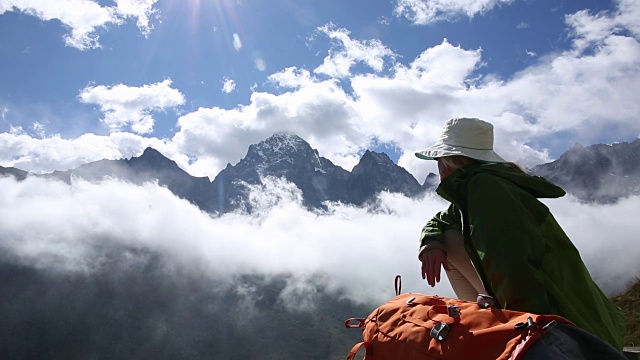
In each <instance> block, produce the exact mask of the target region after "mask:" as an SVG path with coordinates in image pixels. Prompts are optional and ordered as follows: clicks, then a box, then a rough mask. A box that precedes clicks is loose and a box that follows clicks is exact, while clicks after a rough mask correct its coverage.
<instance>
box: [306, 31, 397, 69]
mask: <svg viewBox="0 0 640 360" xmlns="http://www.w3.org/2000/svg"><path fill="white" fill-rule="evenodd" d="M318 31H320V32H322V33H324V34H326V35H327V36H328V37H329V38H330V39H331V40H333V41H335V44H334V46H333V47H332V48H331V49H330V50H329V55H328V56H327V57H326V58H324V62H323V63H322V65H320V66H318V67H317V68H316V69H315V70H314V72H315V73H317V74H325V75H328V76H330V77H336V78H343V77H347V76H349V75H350V74H351V67H353V66H354V65H355V64H356V63H359V62H362V63H364V64H366V65H367V66H368V67H369V68H371V69H372V70H374V71H375V72H380V71H382V70H383V68H384V59H385V58H391V59H393V58H394V57H395V55H396V54H395V53H394V52H393V51H391V50H390V49H389V48H387V47H386V46H384V45H383V44H382V42H380V41H379V40H375V39H372V40H365V41H359V40H356V39H352V38H351V37H349V31H348V30H346V29H336V27H335V26H334V25H333V24H328V25H325V26H322V27H319V28H318Z"/></svg>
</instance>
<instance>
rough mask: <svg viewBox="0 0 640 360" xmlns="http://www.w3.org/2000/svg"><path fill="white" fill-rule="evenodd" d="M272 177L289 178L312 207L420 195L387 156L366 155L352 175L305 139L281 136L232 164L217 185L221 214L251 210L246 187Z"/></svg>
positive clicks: (251, 149)
mask: <svg viewBox="0 0 640 360" xmlns="http://www.w3.org/2000/svg"><path fill="white" fill-rule="evenodd" d="M267 176H272V177H277V178H285V179H286V180H287V181H289V182H292V183H294V184H295V185H296V186H297V187H298V188H299V189H300V190H301V191H302V194H303V201H304V204H305V205H306V206H307V207H310V208H320V207H322V206H323V203H324V202H326V201H334V202H342V203H346V204H355V205H362V204H363V203H365V202H366V201H369V200H371V199H373V198H374V197H375V195H376V194H378V193H379V192H381V191H390V192H399V193H402V194H404V195H406V196H416V195H418V194H419V193H421V187H420V185H419V184H418V182H417V181H416V179H415V178H414V177H413V176H412V175H411V174H409V173H408V172H407V171H406V170H405V169H403V168H402V167H400V166H398V165H396V164H395V163H393V161H391V159H389V157H388V156H387V155H386V154H382V153H375V152H370V151H367V152H366V153H365V154H364V155H363V157H362V158H361V159H360V163H359V164H358V165H356V166H355V167H354V169H353V171H352V172H349V171H347V170H345V169H343V168H341V167H340V166H337V165H335V164H333V163H332V162H331V161H330V160H328V159H326V158H324V157H322V156H320V155H319V153H318V151H317V150H315V149H312V148H311V146H310V145H309V144H308V143H307V142H306V141H304V140H303V139H302V138H300V137H299V136H297V135H295V134H291V133H276V134H274V135H273V136H271V137H270V138H268V139H266V140H264V141H261V142H260V143H258V144H255V145H251V146H249V150H248V151H247V155H246V156H245V157H244V158H243V159H242V160H240V162H239V163H238V164H236V165H235V166H232V165H231V164H228V165H227V167H226V168H225V169H224V170H222V171H221V172H220V173H219V174H218V176H216V178H215V179H214V181H213V185H214V188H215V193H216V194H217V195H218V196H217V199H216V200H217V204H218V209H217V210H218V211H219V212H226V211H229V210H232V209H236V208H238V207H239V206H246V205H247V201H246V199H245V198H244V197H245V196H246V194H245V185H244V184H249V185H260V184H261V183H262V179H264V178H265V177H267Z"/></svg>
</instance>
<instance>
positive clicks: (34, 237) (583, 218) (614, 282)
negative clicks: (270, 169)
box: [0, 178, 640, 302]
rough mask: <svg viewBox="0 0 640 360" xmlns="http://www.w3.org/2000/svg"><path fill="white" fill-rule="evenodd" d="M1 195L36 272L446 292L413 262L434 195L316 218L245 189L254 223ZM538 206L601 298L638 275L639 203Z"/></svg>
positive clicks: (14, 254)
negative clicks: (136, 260) (158, 271)
mask: <svg viewBox="0 0 640 360" xmlns="http://www.w3.org/2000/svg"><path fill="white" fill-rule="evenodd" d="M0 187H1V188H2V189H3V193H4V196H3V197H2V198H1V199H0V212H2V213H3V214H5V215H4V216H3V217H2V218H0V232H1V233H2V234H4V235H3V237H4V239H5V240H4V241H3V243H2V245H1V246H2V248H3V253H4V254H5V255H6V256H9V257H11V258H13V259H14V260H15V261H18V262H20V263H22V264H25V265H27V266H29V267H33V268H36V269H39V270H41V271H47V272H65V273H74V272H75V273H81V274H86V273H91V272H92V271H95V270H96V269H97V268H99V267H100V266H101V265H102V264H103V262H104V261H105V258H104V257H103V256H102V254H104V251H103V250H104V249H105V248H107V249H108V248H111V247H113V248H116V247H121V246H126V247H131V248H139V249H150V250H152V251H155V252H158V253H160V254H163V255H165V256H166V257H168V258H169V259H170V261H171V262H173V263H175V264H176V266H180V267H183V268H185V267H186V268H189V269H192V270H193V271H198V272H203V273H204V274H206V275H207V276H211V277H215V278H231V277H233V276H237V275H239V274H266V275H268V276H275V275H277V274H285V273H286V274H295V275H296V278H297V279H298V281H294V282H291V283H290V286H291V287H292V288H291V289H286V291H284V292H283V294H290V295H291V297H292V299H293V298H296V296H295V294H298V295H299V296H298V297H300V296H302V297H304V296H306V295H308V294H305V292H304V291H302V290H301V289H304V286H305V285H304V284H305V283H307V282H308V281H311V279H314V277H313V275H318V274H319V275H321V276H323V277H322V279H324V280H323V281H325V282H326V283H325V286H326V289H327V291H329V292H330V293H331V292H333V293H335V294H343V296H346V297H348V298H350V299H352V300H354V301H356V302H365V301H374V302H381V301H385V300H386V299H388V298H390V297H392V296H393V277H394V276H395V275H396V274H400V275H402V276H403V282H404V286H403V289H404V291H408V292H422V293H430V294H438V295H441V296H453V292H452V290H451V287H450V285H449V284H448V282H447V281H446V280H444V281H443V282H441V283H440V284H439V285H437V286H436V287H435V288H430V287H428V285H427V284H426V282H424V281H423V280H422V279H421V278H420V272H419V269H420V267H419V265H420V263H419V262H418V260H417V256H416V253H417V248H418V237H419V233H420V230H421V228H422V226H423V225H424V223H425V222H426V221H427V220H428V219H429V218H431V216H433V215H434V214H435V213H436V212H437V211H439V210H441V209H442V208H444V207H445V206H446V204H445V202H444V200H442V199H440V198H438V197H429V196H427V197H426V198H424V199H421V200H412V199H408V198H405V197H403V196H399V195H394V194H382V195H381V196H380V198H379V203H378V205H379V208H378V210H377V211H375V212H374V211H370V210H368V209H365V208H356V207H351V206H343V205H335V204H334V205H332V206H330V209H329V211H328V212H324V213H316V212H310V211H308V210H305V209H304V207H303V206H302V205H301V198H302V197H301V193H300V191H299V190H298V189H297V188H296V187H295V186H293V185H292V184H288V183H285V182H283V181H282V180H277V179H271V180H269V181H267V186H266V187H262V188H260V189H255V191H254V192H253V193H252V199H253V200H252V201H253V205H254V206H255V207H256V208H258V209H260V210H259V211H260V212H259V214H260V215H259V216H254V215H246V214H241V213H231V214H227V215H224V216H222V217H219V218H212V217H210V216H209V215H208V214H206V213H204V212H202V211H200V210H199V209H198V208H196V207H195V206H193V205H191V204H189V203H188V202H186V201H184V200H181V199H178V198H176V197H175V196H173V195H172V194H171V193H170V192H169V191H168V190H167V189H165V188H161V187H159V186H157V185H156V184H152V183H149V184H146V185H144V186H134V185H131V184H127V183H123V182H118V181H106V182H102V183H90V182H86V181H83V180H75V181H74V182H73V183H72V185H71V186H68V185H66V184H64V183H62V182H58V181H51V180H44V179H36V178H28V179H27V180H25V181H23V182H16V181H14V180H13V179H11V178H0ZM547 203H548V206H550V208H551V210H552V212H554V213H555V215H556V217H557V218H558V221H559V223H560V224H561V225H562V226H563V227H564V228H565V230H566V231H567V233H568V234H569V236H570V237H571V238H572V239H573V241H574V243H575V244H576V246H577V247H578V249H579V250H580V252H581V254H582V256H583V259H584V260H585V263H586V264H587V266H588V268H589V269H590V271H591V273H592V275H593V277H594V278H595V280H596V281H597V283H598V284H599V285H600V286H601V287H602V288H603V290H604V291H605V292H607V293H608V294H613V293H616V292H619V291H621V290H622V289H623V288H624V287H625V286H626V285H627V283H628V282H629V281H631V280H633V278H634V277H636V276H637V274H639V273H640V264H638V262H637V251H630V250H629V249H633V248H634V246H635V245H634V242H635V238H634V235H633V234H636V233H637V232H638V231H639V230H640V225H639V224H638V223H637V221H635V220H634V219H631V218H630V217H629V216H626V214H628V213H629V212H630V211H631V212H632V211H633V209H635V208H637V206H638V205H640V197H633V198H629V199H625V200H623V201H621V202H620V203H619V204H617V205H606V206H598V207H595V206H590V205H584V204H580V203H578V202H576V201H575V200H574V199H571V198H565V199H561V200H554V201H548V202H547ZM604 239H606V241H605V240H604ZM614 259H615V261H613V260H614ZM316 280H317V279H316ZM307 285H309V283H307ZM301 287H302V288H301ZM307 300H308V299H307Z"/></svg>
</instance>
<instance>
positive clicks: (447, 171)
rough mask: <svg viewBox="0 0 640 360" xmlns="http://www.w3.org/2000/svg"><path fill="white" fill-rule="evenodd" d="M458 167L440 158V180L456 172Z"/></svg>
mask: <svg viewBox="0 0 640 360" xmlns="http://www.w3.org/2000/svg"><path fill="white" fill-rule="evenodd" d="M457 168H458V167H457V166H449V165H446V164H445V163H444V161H442V159H438V172H439V173H440V181H442V180H444V178H446V177H447V176H449V175H451V173H452V172H454V171H455V170H456V169H457Z"/></svg>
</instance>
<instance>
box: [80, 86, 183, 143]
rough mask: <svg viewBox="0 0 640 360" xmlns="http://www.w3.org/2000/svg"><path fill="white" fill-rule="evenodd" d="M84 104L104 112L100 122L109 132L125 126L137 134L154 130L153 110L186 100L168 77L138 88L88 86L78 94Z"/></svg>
mask: <svg viewBox="0 0 640 360" xmlns="http://www.w3.org/2000/svg"><path fill="white" fill-rule="evenodd" d="M79 98H80V101H82V102H83V103H86V104H97V105H99V106H100V110H101V111H102V112H103V113H104V119H102V121H103V122H104V123H105V124H106V125H107V126H109V128H110V129H111V131H120V130H122V129H123V128H125V127H126V126H131V130H132V131H133V132H135V133H138V134H146V133H150V132H152V131H153V125H154V119H153V117H152V116H151V112H152V111H158V110H166V109H168V108H173V107H176V106H178V105H182V104H184V102H185V99H184V95H182V93H181V92H180V91H178V90H176V89H173V88H171V80H170V79H166V80H164V81H162V82H159V83H155V84H150V85H143V86H141V87H134V86H127V85H124V84H118V85H114V86H104V85H99V86H87V87H86V88H84V89H82V91H81V92H80V95H79Z"/></svg>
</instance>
